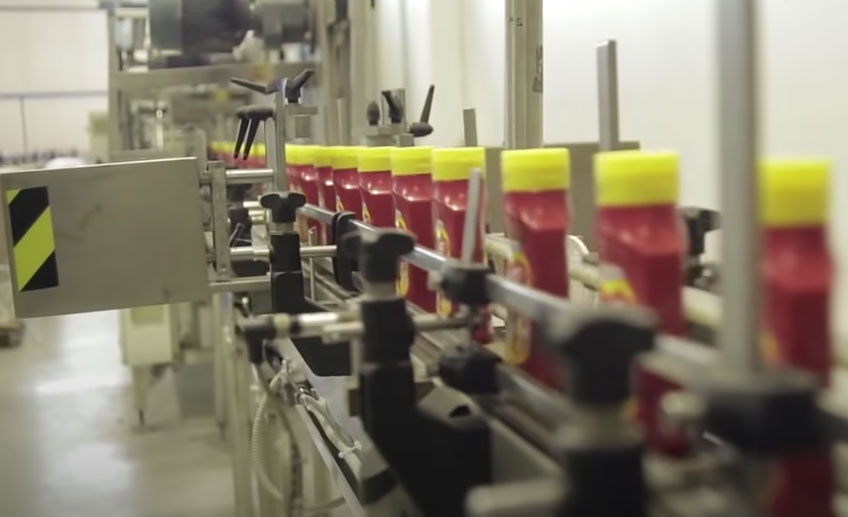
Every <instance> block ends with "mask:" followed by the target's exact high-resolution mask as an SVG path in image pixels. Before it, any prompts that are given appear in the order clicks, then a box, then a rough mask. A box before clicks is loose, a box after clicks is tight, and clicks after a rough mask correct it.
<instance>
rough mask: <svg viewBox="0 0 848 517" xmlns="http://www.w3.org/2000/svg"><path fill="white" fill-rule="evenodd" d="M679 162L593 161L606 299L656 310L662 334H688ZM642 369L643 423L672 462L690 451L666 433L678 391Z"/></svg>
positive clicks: (645, 155)
mask: <svg viewBox="0 0 848 517" xmlns="http://www.w3.org/2000/svg"><path fill="white" fill-rule="evenodd" d="M677 174H678V172H677V155H676V154H674V153H670V152H642V151H614V152H607V153H599V154H597V155H596V156H595V181H596V192H595V193H596V196H597V205H598V218H597V232H598V239H597V241H598V252H599V253H598V254H599V258H600V260H601V285H600V297H601V299H602V300H604V301H607V302H619V303H620V302H623V303H634V304H638V305H642V306H645V307H648V308H650V309H653V310H654V311H655V312H656V314H657V316H658V317H659V321H660V326H661V328H662V330H663V332H666V333H670V334H678V335H679V334H682V333H683V332H684V328H685V327H684V319H683V309H682V303H681V290H682V282H683V257H684V254H685V250H686V246H687V243H686V234H685V232H684V229H683V223H682V221H681V220H680V218H679V216H678V214H677V208H676V206H675V205H676V203H677V185H678V179H677ZM678 388H679V386H676V385H674V384H673V383H671V382H669V381H668V380H666V379H664V378H661V377H659V376H657V375H654V374H652V373H649V372H647V371H645V370H643V369H640V368H637V370H636V392H637V395H638V397H639V405H638V416H639V419H640V421H641V422H642V423H643V425H644V426H645V430H646V435H647V441H648V444H649V445H650V446H651V447H653V448H654V449H656V450H658V451H660V452H663V453H666V454H671V455H680V454H683V453H685V452H686V451H687V449H688V443H687V440H686V438H685V436H683V435H682V434H676V435H673V434H669V433H666V432H663V431H662V430H661V429H660V425H659V424H660V422H659V419H660V403H661V401H662V398H663V396H665V394H666V393H668V392H669V391H672V390H674V389H678Z"/></svg>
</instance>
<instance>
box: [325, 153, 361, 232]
mask: <svg viewBox="0 0 848 517" xmlns="http://www.w3.org/2000/svg"><path fill="white" fill-rule="evenodd" d="M358 152H359V147H356V146H340V147H336V148H335V150H334V151H333V157H332V161H333V185H334V186H335V191H336V211H337V212H342V211H347V212H353V213H354V214H355V215H356V218H357V219H362V194H360V192H359V173H358V172H356V159H357V153H358Z"/></svg>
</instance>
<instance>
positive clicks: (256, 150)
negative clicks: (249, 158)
mask: <svg viewBox="0 0 848 517" xmlns="http://www.w3.org/2000/svg"><path fill="white" fill-rule="evenodd" d="M250 154H251V155H253V156H257V157H259V158H265V156H266V155H267V154H268V153H267V151H266V149H265V144H254V145H253V149H252V150H251V153H250Z"/></svg>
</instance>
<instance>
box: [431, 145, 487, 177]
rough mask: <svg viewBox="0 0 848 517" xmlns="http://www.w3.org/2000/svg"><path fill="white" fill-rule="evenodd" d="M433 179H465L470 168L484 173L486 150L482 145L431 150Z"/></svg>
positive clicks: (468, 174)
mask: <svg viewBox="0 0 848 517" xmlns="http://www.w3.org/2000/svg"><path fill="white" fill-rule="evenodd" d="M432 167H433V180H434V181H453V180H467V179H468V178H469V177H470V176H471V169H475V168H477V169H480V172H481V173H482V174H483V176H484V177H485V175H486V150H485V149H483V148H482V147H454V148H449V149H434V150H433V165H432Z"/></svg>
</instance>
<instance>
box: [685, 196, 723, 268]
mask: <svg viewBox="0 0 848 517" xmlns="http://www.w3.org/2000/svg"><path fill="white" fill-rule="evenodd" d="M680 215H682V216H683V221H684V222H685V223H686V232H687V233H688V235H689V253H688V254H689V256H690V257H697V256H700V255H702V254H703V253H704V238H705V237H706V235H707V233H709V232H711V231H713V230H718V229H719V228H721V215H720V214H719V213H718V212H717V211H715V210H709V209H706V208H698V207H695V206H687V207H683V208H680Z"/></svg>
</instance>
